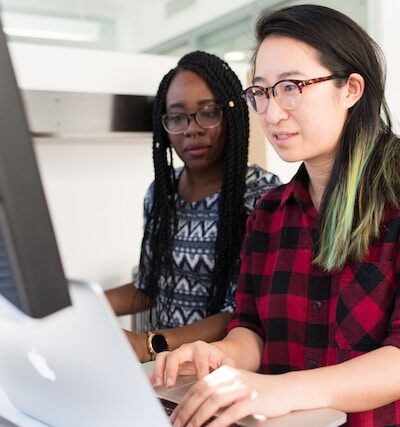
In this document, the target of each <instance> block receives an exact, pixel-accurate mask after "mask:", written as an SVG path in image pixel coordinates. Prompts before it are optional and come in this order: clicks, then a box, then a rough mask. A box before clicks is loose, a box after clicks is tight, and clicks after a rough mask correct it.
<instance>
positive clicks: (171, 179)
mask: <svg viewBox="0 0 400 427" xmlns="http://www.w3.org/2000/svg"><path fill="white" fill-rule="evenodd" d="M182 70H190V71H193V72H195V73H197V74H198V75H199V76H200V77H201V78H202V79H204V80H205V82H206V83H207V84H208V86H209V87H210V89H211V91H212V92H213V93H214V95H215V96H216V97H217V100H218V103H219V104H221V105H222V106H224V107H225V108H224V120H225V124H226V144H225V160H224V170H223V182H222V188H221V192H220V197H219V205H218V210H219V220H218V235H217V238H216V243H215V267H214V271H213V277H212V285H211V289H210V292H209V297H208V314H209V315H211V314H214V313H217V312H218V311H220V309H221V308H222V305H223V301H224V298H225V295H226V292H227V289H228V285H229V282H230V279H231V278H232V273H233V272H234V270H235V267H236V265H237V259H238V256H239V252H240V246H241V243H242V239H243V235H244V229H245V220H246V213H245V208H244V200H243V199H244V192H245V180H246V171H247V158H248V140H249V118H248V110H247V106H246V105H245V103H244V102H243V101H242V100H241V99H240V92H241V90H242V85H241V83H240V81H239V79H238V77H237V76H236V74H235V73H234V72H233V71H232V70H231V68H230V67H229V65H228V64H227V63H225V62H224V61H223V60H221V59H220V58H218V57H217V56H215V55H212V54H209V53H206V52H200V51H196V52H192V53H189V54H187V55H185V56H183V57H182V58H181V59H180V61H179V62H178V66H177V67H176V68H174V69H172V70H171V71H170V72H169V73H167V74H166V75H165V76H164V78H163V79H162V81H161V83H160V86H159V88H158V92H157V95H156V98H155V102H154V110H153V161H154V172H155V179H154V204H153V207H152V211H151V216H150V220H149V221H148V223H147V225H146V227H145V231H144V237H143V241H142V255H141V261H140V263H141V264H142V262H143V256H144V251H145V247H144V245H145V241H146V239H147V238H148V236H150V254H149V256H150V273H149V275H148V276H147V277H146V278H144V280H146V281H147V283H146V285H147V288H148V289H149V290H150V295H151V296H152V297H153V298H154V297H155V296H156V295H157V293H158V291H159V279H160V277H161V276H163V277H164V279H165V282H166V283H167V284H168V286H169V290H168V292H169V296H170V298H171V296H172V293H173V291H174V287H175V281H174V271H173V258H172V246H173V240H174V234H175V229H176V213H175V201H174V194H175V192H176V181H175V173H174V167H173V162H172V148H171V144H170V140H169V137H168V134H167V133H166V131H165V129H164V128H163V126H162V122H161V116H162V115H163V114H164V113H165V112H166V94H167V91H168V88H169V86H170V84H171V81H172V80H173V79H174V77H175V76H176V75H177V74H178V73H179V72H180V71H182ZM168 278H172V280H171V279H169V280H167V279H168ZM167 304H168V302H167ZM166 311H167V312H168V313H169V310H168V307H167V310H166Z"/></svg>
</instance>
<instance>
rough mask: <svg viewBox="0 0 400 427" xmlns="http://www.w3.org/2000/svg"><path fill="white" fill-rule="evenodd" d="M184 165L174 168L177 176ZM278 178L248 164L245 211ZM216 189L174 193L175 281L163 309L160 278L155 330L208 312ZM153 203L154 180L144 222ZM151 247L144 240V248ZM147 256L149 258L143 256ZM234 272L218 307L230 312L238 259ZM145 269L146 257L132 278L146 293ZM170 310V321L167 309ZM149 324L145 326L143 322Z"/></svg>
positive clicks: (154, 316) (204, 315)
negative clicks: (196, 194)
mask: <svg viewBox="0 0 400 427" xmlns="http://www.w3.org/2000/svg"><path fill="white" fill-rule="evenodd" d="M181 171H182V168H177V169H176V175H177V177H179V174H180V173H181ZM279 184H280V181H279V178H278V177H277V176H276V175H274V174H272V173H270V172H266V171H264V170H263V169H262V168H260V167H259V166H255V165H254V166H249V167H248V170H247V175H246V190H245V196H244V206H245V208H246V212H247V214H249V212H250V211H251V210H252V209H253V207H254V205H255V203H256V201H257V200H258V199H259V197H260V196H261V195H262V194H264V193H265V192H266V191H268V190H270V189H271V188H273V187H275V186H276V185H279ZM218 201H219V192H217V193H215V194H212V195H210V196H208V197H206V198H205V199H203V200H200V201H196V202H190V203H188V202H185V201H183V200H182V199H181V198H180V197H179V196H178V194H175V206H176V215H177V229H176V233H175V236H174V242H173V253H172V255H173V268H174V275H175V282H176V286H175V289H174V292H173V295H172V298H170V304H169V306H168V307H167V308H166V307H165V306H166V301H167V298H168V295H167V291H166V288H167V283H165V280H164V279H163V278H160V280H159V293H158V296H157V298H156V301H155V304H154V309H153V316H152V317H153V319H158V323H157V324H156V325H152V327H155V328H157V329H161V328H171V327H178V326H182V325H187V324H191V323H193V322H194V321H196V320H199V319H203V318H204V317H206V315H207V298H208V293H209V288H210V286H211V280H212V272H213V269H214V252H215V248H214V246H215V240H216V237H217V230H218ZM152 205H153V184H152V185H151V186H150V187H149V189H148V191H147V193H146V196H145V199H144V222H145V224H146V221H147V219H148V217H149V214H150V212H151V208H152ZM148 250H149V247H148V245H147V250H146V252H148ZM147 261H148V259H147ZM237 263H238V267H237V272H236V274H235V277H234V278H233V279H232V281H231V284H230V286H229V288H228V292H227V294H226V297H225V301H224V304H223V308H222V310H221V311H222V312H229V313H232V312H233V311H234V307H235V298H234V293H235V290H236V280H237V276H238V273H239V259H238V260H237ZM147 274H148V262H146V258H145V259H144V268H142V271H139V272H138V274H136V275H135V277H134V278H133V283H134V285H135V286H136V287H137V288H138V289H140V290H141V291H142V292H143V293H144V294H146V293H147V292H146V291H147V290H146V288H145V284H144V283H145V281H144V278H145V277H146V275H147ZM166 310H168V312H169V315H170V316H169V322H168V313H167V312H166ZM146 327H147V326H146Z"/></svg>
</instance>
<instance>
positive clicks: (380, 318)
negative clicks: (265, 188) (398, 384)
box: [228, 165, 400, 427]
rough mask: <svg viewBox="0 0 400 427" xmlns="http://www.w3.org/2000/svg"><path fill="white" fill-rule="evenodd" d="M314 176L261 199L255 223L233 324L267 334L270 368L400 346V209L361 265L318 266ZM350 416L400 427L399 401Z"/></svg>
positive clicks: (301, 175) (264, 368) (391, 212)
mask: <svg viewBox="0 0 400 427" xmlns="http://www.w3.org/2000/svg"><path fill="white" fill-rule="evenodd" d="M308 182H309V178H308V174H307V171H306V169H305V166H304V165H302V166H301V167H300V169H299V171H298V172H297V174H296V175H295V176H294V178H293V179H292V181H291V182H290V183H289V184H287V185H282V186H280V187H277V188H276V189H273V190H272V191H270V192H269V193H268V194H266V195H265V196H263V197H262V198H261V199H260V201H259V203H258V204H257V207H256V208H255V209H254V210H253V212H252V213H251V215H250V217H249V218H248V221H247V230H246V237H245V240H244V245H243V248H242V254H241V258H242V264H241V271H240V277H239V279H238V290H237V292H236V304H237V306H236V312H235V317H234V319H233V320H232V322H231V323H230V324H229V327H228V330H231V329H233V328H234V327H238V326H242V327H246V328H248V329H250V330H252V331H254V332H255V333H257V334H258V335H259V336H260V337H261V338H262V339H263V340H264V343H265V345H264V351H263V355H262V363H261V366H260V369H259V372H261V373H268V374H279V373H283V372H288V371H295V370H302V369H311V368H316V367H321V366H329V365H334V364H338V363H340V362H343V361H346V360H349V359H352V358H354V357H357V356H359V355H362V354H364V353H366V352H369V351H372V350H374V349H377V348H379V347H382V346H384V345H393V346H396V347H400V209H396V208H394V207H393V206H387V208H386V211H385V217H384V220H383V222H382V224H381V233H380V236H379V238H377V239H376V240H375V241H374V242H373V243H372V244H371V247H370V250H369V253H368V254H367V256H365V258H364V259H363V260H362V261H361V262H351V263H348V264H347V265H346V266H345V267H344V268H343V269H342V270H340V271H336V272H333V273H332V272H329V273H328V272H326V271H325V270H323V269H321V268H319V267H317V266H315V265H313V264H312V260H313V259H314V257H315V253H314V249H315V247H316V243H317V241H318V213H317V211H316V210H315V208H314V205H313V203H312V201H311V197H310V194H309V192H308ZM371 369H374V368H373V367H371ZM394 369H398V367H397V368H394ZM354 398H355V399H356V398H357V396H354ZM347 420H348V421H347V424H346V425H348V426H351V427H355V426H357V427H360V426H363V427H368V426H400V401H396V402H394V403H391V404H388V405H386V406H384V407H381V408H378V409H375V410H371V411H365V412H360V413H352V414H348V418H347Z"/></svg>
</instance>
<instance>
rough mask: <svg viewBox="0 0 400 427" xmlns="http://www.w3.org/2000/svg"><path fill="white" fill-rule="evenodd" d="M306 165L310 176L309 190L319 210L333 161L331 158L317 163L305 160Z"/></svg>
mask: <svg viewBox="0 0 400 427" xmlns="http://www.w3.org/2000/svg"><path fill="white" fill-rule="evenodd" d="M305 166H306V169H307V172H308V176H309V177H310V182H309V186H308V191H309V192H310V197H311V200H312V202H313V204H314V207H315V209H316V210H317V211H319V209H320V207H321V202H322V197H323V195H324V192H325V188H326V186H327V184H328V180H329V177H330V174H331V171H332V166H333V161H332V160H331V159H330V160H327V161H321V162H319V163H317V164H315V163H313V164H311V163H307V162H305Z"/></svg>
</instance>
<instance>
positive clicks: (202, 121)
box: [162, 105, 222, 134]
mask: <svg viewBox="0 0 400 427" xmlns="http://www.w3.org/2000/svg"><path fill="white" fill-rule="evenodd" d="M191 119H194V120H195V121H196V123H197V124H198V125H199V126H201V127H202V128H204V129H211V128H213V127H216V126H218V125H219V124H220V123H221V121H222V109H221V107H220V106H218V105H206V106H205V107H203V108H200V109H199V110H198V111H196V112H195V113H170V114H164V115H163V117H162V123H163V125H164V128H165V130H166V131H167V132H169V133H173V134H179V133H182V132H184V131H185V130H186V129H187V128H188V127H189V124H190V120H191Z"/></svg>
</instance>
